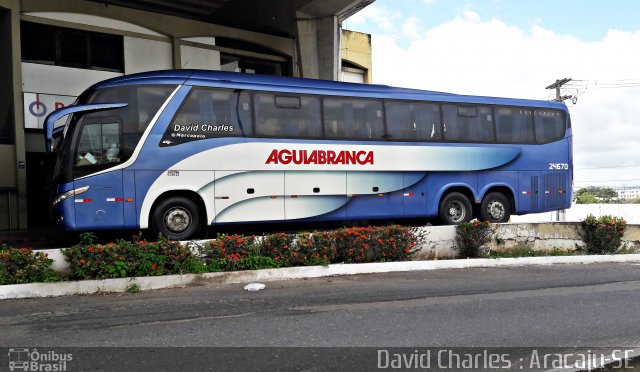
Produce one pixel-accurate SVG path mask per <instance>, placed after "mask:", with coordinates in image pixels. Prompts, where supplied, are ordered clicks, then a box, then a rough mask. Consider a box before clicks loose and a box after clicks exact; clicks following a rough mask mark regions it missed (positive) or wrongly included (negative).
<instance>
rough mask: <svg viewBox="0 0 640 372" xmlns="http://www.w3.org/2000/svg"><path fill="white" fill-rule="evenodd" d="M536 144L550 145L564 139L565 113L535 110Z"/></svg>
mask: <svg viewBox="0 0 640 372" xmlns="http://www.w3.org/2000/svg"><path fill="white" fill-rule="evenodd" d="M533 115H534V118H535V128H536V142H538V143H549V142H553V141H557V140H559V139H562V138H563V137H564V132H565V117H564V113H562V112H561V111H556V110H535V111H534V112H533Z"/></svg>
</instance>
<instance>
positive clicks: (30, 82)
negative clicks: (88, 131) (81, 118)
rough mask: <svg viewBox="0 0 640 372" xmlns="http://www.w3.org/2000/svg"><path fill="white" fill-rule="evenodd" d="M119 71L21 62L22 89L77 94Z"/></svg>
mask: <svg viewBox="0 0 640 372" xmlns="http://www.w3.org/2000/svg"><path fill="white" fill-rule="evenodd" d="M116 76H122V74H121V73H117V72H108V71H96V70H85V69H81V68H71V67H61V66H50V65H40V64H36V63H26V62H23V63H22V91H23V92H32V93H45V94H55V95H66V96H78V95H79V94H80V93H82V92H83V91H84V90H85V89H87V88H88V87H90V86H91V85H93V84H95V83H97V82H99V81H102V80H106V79H110V78H113V77H116Z"/></svg>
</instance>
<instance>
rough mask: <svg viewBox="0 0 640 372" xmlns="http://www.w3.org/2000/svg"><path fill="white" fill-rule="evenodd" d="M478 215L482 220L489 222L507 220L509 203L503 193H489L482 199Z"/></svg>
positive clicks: (509, 208) (509, 212) (509, 209)
mask: <svg viewBox="0 0 640 372" xmlns="http://www.w3.org/2000/svg"><path fill="white" fill-rule="evenodd" d="M480 217H481V218H482V220H483V221H487V222H491V223H503V222H509V218H511V204H510V203H509V200H508V199H507V197H506V196H504V194H502V193H499V192H492V193H489V194H488V195H486V196H485V197H484V199H482V204H481V205H480Z"/></svg>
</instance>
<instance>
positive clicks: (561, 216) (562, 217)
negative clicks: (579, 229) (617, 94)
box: [544, 78, 573, 222]
mask: <svg viewBox="0 0 640 372" xmlns="http://www.w3.org/2000/svg"><path fill="white" fill-rule="evenodd" d="M570 81H571V79H570V78H564V79H556V82H555V83H553V84H550V85H548V86H547V87H545V88H544V89H555V90H556V99H554V101H556V102H564V101H565V100H567V99H571V98H573V96H572V95H564V96H563V95H562V94H561V93H560V88H561V87H562V86H563V85H565V84H566V83H568V82H570ZM556 221H558V222H566V221H567V210H566V209H561V210H558V211H556Z"/></svg>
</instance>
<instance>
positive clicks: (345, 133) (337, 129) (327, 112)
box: [323, 97, 384, 140]
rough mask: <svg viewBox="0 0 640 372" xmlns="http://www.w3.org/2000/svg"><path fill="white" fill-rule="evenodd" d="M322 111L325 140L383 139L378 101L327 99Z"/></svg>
mask: <svg viewBox="0 0 640 372" xmlns="http://www.w3.org/2000/svg"><path fill="white" fill-rule="evenodd" d="M323 109H324V110H323V111H324V132H325V136H326V137H327V138H342V139H374V140H382V139H383V138H384V122H383V120H382V103H381V102H380V101H378V100H365V99H351V98H329V97H327V98H325V99H324V100H323Z"/></svg>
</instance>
